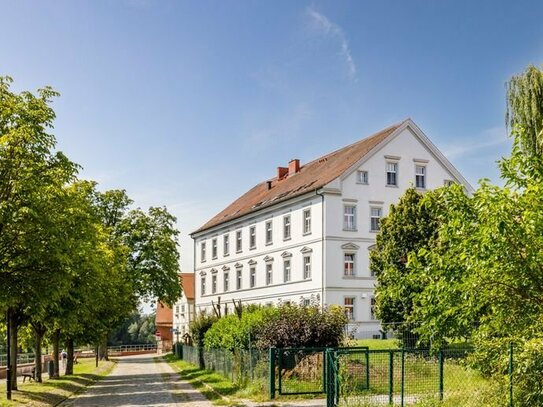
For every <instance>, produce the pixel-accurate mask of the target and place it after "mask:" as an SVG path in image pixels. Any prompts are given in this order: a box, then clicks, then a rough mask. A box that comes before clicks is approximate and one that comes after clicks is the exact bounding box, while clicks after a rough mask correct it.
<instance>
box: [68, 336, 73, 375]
mask: <svg viewBox="0 0 543 407" xmlns="http://www.w3.org/2000/svg"><path fill="white" fill-rule="evenodd" d="M66 348H67V349H66V351H67V352H68V360H67V361H66V375H73V374H74V340H73V338H68V340H67V341H66Z"/></svg>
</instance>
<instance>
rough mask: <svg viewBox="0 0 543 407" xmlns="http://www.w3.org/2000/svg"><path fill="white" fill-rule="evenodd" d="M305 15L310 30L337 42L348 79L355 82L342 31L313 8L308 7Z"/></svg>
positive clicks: (354, 74)
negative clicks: (345, 65) (346, 69)
mask: <svg viewBox="0 0 543 407" xmlns="http://www.w3.org/2000/svg"><path fill="white" fill-rule="evenodd" d="M306 13H307V16H308V18H309V22H310V28H311V29H313V30H314V31H316V32H318V33H320V34H322V35H325V36H327V37H330V38H334V39H336V40H337V41H338V42H339V45H340V50H339V53H340V55H341V56H342V57H343V59H344V60H345V63H346V64H347V68H348V73H349V78H351V79H352V80H356V64H355V62H354V59H353V56H352V53H351V48H350V47H349V41H348V40H347V36H346V34H345V32H344V31H343V29H342V28H341V27H340V26H339V25H337V24H336V23H334V22H333V21H330V20H329V19H328V17H326V16H325V15H324V14H322V13H319V12H318V11H317V10H315V9H314V8H313V7H308V8H307V10H306Z"/></svg>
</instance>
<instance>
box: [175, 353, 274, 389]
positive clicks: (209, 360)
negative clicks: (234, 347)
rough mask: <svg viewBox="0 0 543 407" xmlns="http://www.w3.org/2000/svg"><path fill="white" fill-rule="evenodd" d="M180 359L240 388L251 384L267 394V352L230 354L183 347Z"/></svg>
mask: <svg viewBox="0 0 543 407" xmlns="http://www.w3.org/2000/svg"><path fill="white" fill-rule="evenodd" d="M180 354H181V355H182V357H181V359H183V360H185V361H187V362H189V363H191V364H193V365H195V366H200V365H201V364H202V363H203V367H204V368H205V369H207V370H212V371H215V372H217V373H219V374H221V375H222V376H224V377H226V378H228V379H230V380H231V381H232V382H233V383H235V384H237V385H239V386H240V387H244V386H247V385H248V384H249V383H251V384H252V385H253V386H260V387H261V389H262V391H263V392H268V391H269V389H268V382H269V380H268V378H269V375H270V373H269V370H268V367H269V363H268V352H266V351H260V350H257V349H251V350H238V351H236V352H231V351H229V350H224V349H203V348H198V347H194V346H187V345H183V347H182V350H181V353H180Z"/></svg>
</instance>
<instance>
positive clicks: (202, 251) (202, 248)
mask: <svg viewBox="0 0 543 407" xmlns="http://www.w3.org/2000/svg"><path fill="white" fill-rule="evenodd" d="M200 257H201V261H206V242H202V244H201V245H200Z"/></svg>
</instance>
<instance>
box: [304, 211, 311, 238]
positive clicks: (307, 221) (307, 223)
mask: <svg viewBox="0 0 543 407" xmlns="http://www.w3.org/2000/svg"><path fill="white" fill-rule="evenodd" d="M309 233H311V209H305V210H304V235H306V234H309Z"/></svg>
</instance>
